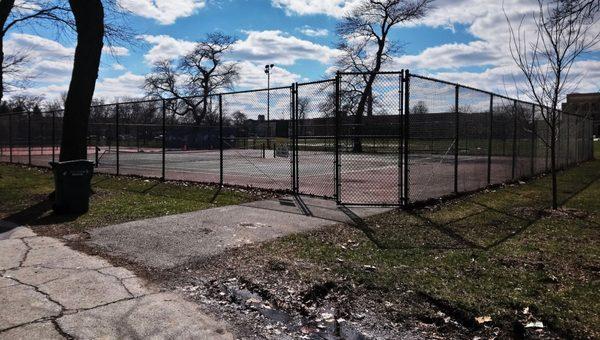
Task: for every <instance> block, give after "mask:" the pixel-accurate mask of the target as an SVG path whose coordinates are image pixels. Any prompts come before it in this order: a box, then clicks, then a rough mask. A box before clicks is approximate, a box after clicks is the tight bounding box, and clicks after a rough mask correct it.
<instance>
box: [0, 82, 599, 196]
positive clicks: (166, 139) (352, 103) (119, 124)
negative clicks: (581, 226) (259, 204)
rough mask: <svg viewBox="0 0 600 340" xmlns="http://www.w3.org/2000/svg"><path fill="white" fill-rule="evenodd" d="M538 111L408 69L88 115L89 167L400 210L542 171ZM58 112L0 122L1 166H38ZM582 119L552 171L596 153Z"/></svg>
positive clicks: (561, 141)
mask: <svg viewBox="0 0 600 340" xmlns="http://www.w3.org/2000/svg"><path fill="white" fill-rule="evenodd" d="M546 110H547V109H546V108H542V107H540V106H537V105H534V104H531V103H526V102H523V101H519V100H516V99H512V98H507V97H505V96H501V95H497V94H494V93H490V92H486V91H482V90H478V89H474V88H470V87H466V86H462V85H459V84H455V83H450V82H446V81H442V80H438V79H433V78H428V77H424V76H419V75H413V74H410V73H409V72H408V71H401V72H381V73H378V74H375V75H373V74H369V73H338V74H337V75H336V78H335V79H326V80H321V81H316V82H310V83H296V84H292V85H291V86H287V87H278V88H270V89H260V90H250V91H239V92H230V93H222V94H213V95H208V96H199V97H189V98H168V99H156V100H143V101H134V102H127V103H116V104H107V105H98V106H94V107H92V108H91V113H90V119H89V126H88V141H87V144H88V148H87V150H88V159H89V160H91V161H93V162H94V164H95V166H96V170H97V172H99V173H108V174H116V175H121V174H122V175H137V176H143V177H154V178H160V179H162V180H185V181H195V182H203V183H214V184H219V185H234V186H244V187H255V188H262V189H268V190H277V191H285V192H290V193H294V194H304V195H313V196H319V197H326V198H333V199H336V200H337V201H338V203H342V204H360V205H396V206H397V205H405V204H410V203H415V202H422V201H427V200H431V199H437V198H441V197H445V196H450V195H455V194H458V193H463V192H471V191H476V190H479V189H482V188H485V187H487V186H490V185H495V184H501V183H507V182H511V181H516V180H519V179H522V178H527V177H531V176H534V175H537V174H541V173H544V172H547V171H549V169H550V164H551V157H550V148H549V145H550V142H551V130H550V128H549V124H548V123H547V118H548V117H547V114H546V113H547V111H546ZM62 117H63V111H51V112H44V113H34V112H19V113H10V114H0V161H2V162H7V163H20V164H29V165H36V166H47V165H48V163H49V162H52V161H57V160H58V158H59V157H58V156H59V154H60V148H59V146H60V138H61V136H62ZM592 137H593V126H592V121H591V119H590V118H589V117H584V116H580V115H577V114H575V113H564V112H560V113H559V115H558V120H557V135H556V151H557V167H558V168H559V169H563V168H566V167H568V166H572V165H575V164H578V163H580V162H583V161H586V160H590V159H592V157H593V144H592Z"/></svg>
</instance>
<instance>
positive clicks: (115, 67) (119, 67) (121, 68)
mask: <svg viewBox="0 0 600 340" xmlns="http://www.w3.org/2000/svg"><path fill="white" fill-rule="evenodd" d="M111 68H112V69H113V70H115V71H125V70H126V68H125V66H123V65H122V64H117V63H115V64H112V65H111Z"/></svg>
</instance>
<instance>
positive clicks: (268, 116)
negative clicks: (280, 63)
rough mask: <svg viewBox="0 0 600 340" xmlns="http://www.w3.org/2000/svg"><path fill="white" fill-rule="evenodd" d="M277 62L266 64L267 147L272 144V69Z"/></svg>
mask: <svg viewBox="0 0 600 340" xmlns="http://www.w3.org/2000/svg"><path fill="white" fill-rule="evenodd" d="M274 67H275V64H267V65H265V74H266V75H267V147H268V148H270V145H271V112H270V111H271V70H272V69H273V68H274Z"/></svg>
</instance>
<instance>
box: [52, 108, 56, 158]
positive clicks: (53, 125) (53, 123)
mask: <svg viewBox="0 0 600 340" xmlns="http://www.w3.org/2000/svg"><path fill="white" fill-rule="evenodd" d="M55 147H56V111H52V162H55V161H56V159H55V153H56V152H55Z"/></svg>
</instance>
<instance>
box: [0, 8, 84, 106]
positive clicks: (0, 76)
mask: <svg viewBox="0 0 600 340" xmlns="http://www.w3.org/2000/svg"><path fill="white" fill-rule="evenodd" d="M68 12H69V9H68V5H67V4H66V1H33V0H32V1H26V2H24V1H15V0H0V65H1V67H0V101H1V100H2V99H3V97H4V93H5V92H6V88H7V85H8V86H9V87H10V86H11V85H12V86H20V85H23V84H24V82H11V83H8V84H7V83H6V81H5V77H4V76H5V75H10V76H11V78H12V79H16V78H17V77H16V76H17V75H18V74H22V73H23V72H22V71H23V67H22V66H23V64H24V63H25V62H26V61H27V57H26V54H24V53H23V52H17V53H14V54H11V55H6V56H5V54H4V38H5V37H6V34H7V33H8V32H9V31H10V30H11V29H13V28H15V27H18V26H20V25H23V24H25V23H28V22H30V21H31V20H33V19H36V20H38V21H53V22H60V23H64V24H66V25H67V26H70V27H73V22H72V21H71V20H70V19H69V17H68V15H67V13H68ZM22 80H25V79H22Z"/></svg>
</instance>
